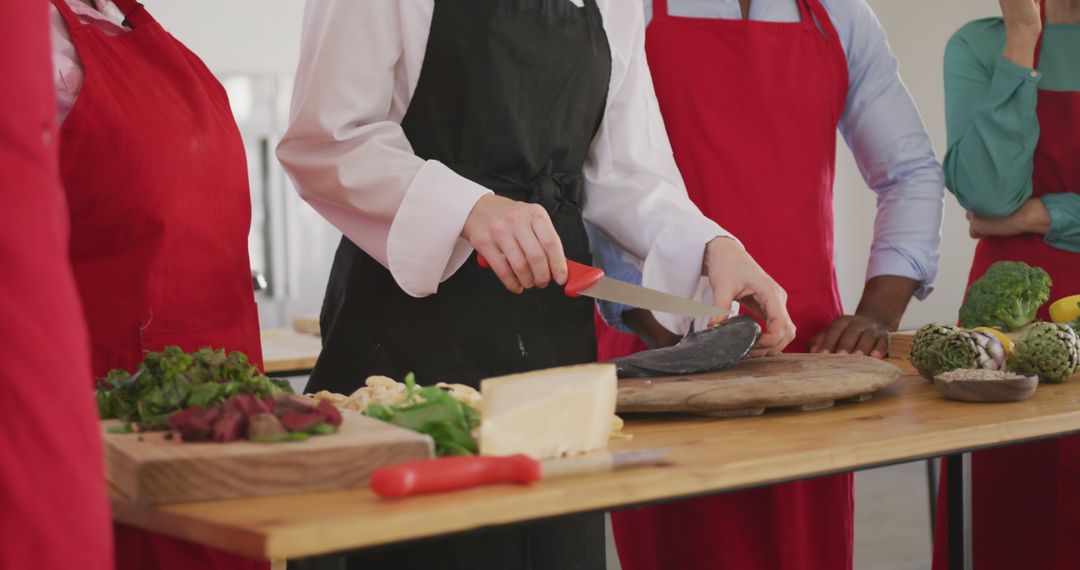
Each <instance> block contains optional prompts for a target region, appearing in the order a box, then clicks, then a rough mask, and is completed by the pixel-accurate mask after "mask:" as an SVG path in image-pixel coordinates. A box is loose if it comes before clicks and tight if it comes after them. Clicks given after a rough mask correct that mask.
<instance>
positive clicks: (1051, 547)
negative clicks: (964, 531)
mask: <svg viewBox="0 0 1080 570" xmlns="http://www.w3.org/2000/svg"><path fill="white" fill-rule="evenodd" d="M1039 43H1040V46H1041V44H1042V42H1041V41H1040V42H1039ZM1040 51H1041V50H1040ZM1035 59H1036V61H1038V60H1039V54H1038V53H1037V54H1036V56H1035ZM1038 116H1039V144H1038V146H1037V147H1036V148H1035V157H1034V158H1035V170H1034V173H1033V175H1032V187H1033V190H1034V193H1035V196H1043V195H1045V194H1058V193H1063V192H1073V193H1080V159H1078V158H1077V157H1080V131H1077V126H1078V125H1080V92H1076V91H1047V90H1044V89H1040V90H1039V100H1038ZM995 261H1023V262H1025V263H1028V264H1030V265H1034V266H1037V267H1042V268H1043V269H1045V270H1046V271H1047V272H1048V273H1050V277H1051V278H1052V279H1053V281H1054V286H1053V290H1052V292H1051V294H1050V300H1051V301H1053V300H1056V299H1059V298H1061V297H1065V296H1068V295H1075V294H1078V293H1080V255H1078V254H1076V253H1072V252H1069V251H1065V250H1063V249H1057V248H1053V247H1050V246H1048V245H1046V244H1045V243H1044V242H1043V238H1042V236H1038V235H1034V234H1027V235H1021V236H1013V237H1005V238H1000V237H994V238H984V239H981V240H979V245H978V246H977V247H976V249H975V261H974V262H973V263H972V266H971V274H970V276H969V278H968V281H969V283H970V282H972V281H975V280H976V279H978V278H979V277H981V276H982V275H983V273H985V272H986V270H987V268H989V267H990V265H991V264H992V263H994V262H995ZM1048 307H1049V304H1047V306H1044V307H1043V308H1042V309H1041V310H1040V311H1039V318H1040V319H1044V320H1049V314H1048V311H1047V308H1048ZM971 464H972V465H971V473H972V475H971V480H972V484H971V485H972V486H971V500H972V509H971V515H972V558H973V562H974V564H975V568H978V569H979V570H995V569H998V568H1000V569H1002V570H1006V569H1008V570H1013V569H1017V568H1037V569H1039V570H1065V569H1069V570H1075V569H1076V568H1080V436H1074V437H1065V438H1061V439H1056V440H1051V441H1043V442H1037V443H1029V444H1024V445H1018V446H1015V447H1008V448H1003V449H994V450H989V451H979V452H976V453H973V454H972V456H971ZM943 467H944V466H943ZM943 471H944V470H943ZM944 479H945V474H944V472H943V473H942V482H941V487H940V489H941V490H940V492H939V496H940V498H941V500H940V502H939V503H938V504H939V508H938V513H937V520H938V523H937V526H936V527H935V530H936V533H935V534H936V536H935V541H934V568H946V567H947V565H948V537H947V528H948V526H947V523H948V521H947V518H946V515H947V506H946V500H945V499H946V495H945V489H946V486H945V480H944Z"/></svg>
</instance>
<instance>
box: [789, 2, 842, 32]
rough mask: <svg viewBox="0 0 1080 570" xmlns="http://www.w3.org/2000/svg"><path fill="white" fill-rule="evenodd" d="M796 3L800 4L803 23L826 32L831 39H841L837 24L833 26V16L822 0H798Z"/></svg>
mask: <svg viewBox="0 0 1080 570" xmlns="http://www.w3.org/2000/svg"><path fill="white" fill-rule="evenodd" d="M796 3H797V4H798V5H799V14H801V15H802V21H803V24H805V25H807V26H810V27H812V28H813V29H815V30H817V31H819V32H820V33H822V34H824V35H825V37H826V38H828V39H829V40H835V41H838V42H839V41H840V34H839V33H838V32H837V31H836V26H833V23H832V18H831V17H829V12H828V11H826V10H825V6H824V5H822V3H821V0H796Z"/></svg>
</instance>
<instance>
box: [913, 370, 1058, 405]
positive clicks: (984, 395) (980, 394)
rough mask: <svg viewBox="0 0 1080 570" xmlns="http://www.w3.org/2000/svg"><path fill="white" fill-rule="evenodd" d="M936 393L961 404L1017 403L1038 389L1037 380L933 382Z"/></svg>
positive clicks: (1033, 378)
mask: <svg viewBox="0 0 1080 570" xmlns="http://www.w3.org/2000/svg"><path fill="white" fill-rule="evenodd" d="M934 386H935V387H937V390H938V392H939V393H940V394H941V395H942V396H945V397H946V398H948V399H950V400H959V401H962V402H1019V401H1021V400H1026V399H1028V398H1030V397H1031V395H1032V394H1034V393H1035V389H1036V388H1038V387H1039V379H1038V378H1036V377H1034V376H1032V377H1030V378H1019V379H1015V380H951V381H943V380H937V379H935V380H934Z"/></svg>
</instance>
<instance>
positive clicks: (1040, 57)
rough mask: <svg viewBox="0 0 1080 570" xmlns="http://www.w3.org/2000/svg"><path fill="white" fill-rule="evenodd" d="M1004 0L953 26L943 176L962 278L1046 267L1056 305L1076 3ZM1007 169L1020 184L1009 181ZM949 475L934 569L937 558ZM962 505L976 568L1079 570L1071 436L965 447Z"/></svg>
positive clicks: (1062, 290)
mask: <svg viewBox="0 0 1080 570" xmlns="http://www.w3.org/2000/svg"><path fill="white" fill-rule="evenodd" d="M1001 4H1002V9H1003V13H1004V18H1003V19H1002V18H994V19H986V20H978V21H975V22H972V23H970V24H968V25H966V26H964V28H962V29H961V30H960V31H959V32H958V33H957V34H956V35H955V36H954V37H953V39H952V41H950V44H949V48H948V49H947V51H946V64H945V67H946V93H947V109H948V122H949V141H950V144H949V156H948V158H947V159H946V163H945V164H946V173H947V174H948V182H949V188H950V190H952V192H953V193H954V194H956V196H957V198H958V200H959V201H960V203H961V205H963V206H964V207H965V208H967V209H968V210H969V212H972V213H969V214H968V218H969V220H970V227H971V234H972V236H973V237H977V238H980V239H979V243H978V246H977V247H976V249H975V259H974V261H973V263H972V266H971V273H970V276H969V283H970V282H973V281H975V280H977V279H978V278H979V277H981V276H982V275H983V273H985V272H986V270H987V268H989V267H990V265H991V264H993V263H994V262H997V261H1023V262H1025V263H1028V264H1030V265H1033V266H1036V267H1041V268H1043V269H1045V270H1046V271H1047V272H1048V273H1049V274H1050V277H1051V279H1052V280H1053V288H1052V290H1051V294H1050V298H1051V300H1053V299H1058V298H1061V297H1065V296H1069V295H1075V294H1078V293H1080V254H1078V252H1080V222H1078V221H1077V220H1080V218H1078V217H1077V216H1076V214H1078V213H1080V160H1078V157H1080V129H1078V127H1077V126H1078V125H1080V61H1078V60H1077V54H1080V25H1078V24H1080V2H1071V1H1070V0H1061V1H1058V0H1048V1H1047V2H1046V3H1045V4H1043V6H1042V12H1043V13H1042V15H1041V16H1040V5H1039V4H1040V3H1039V1H1038V0H1003V1H1002V2H1001ZM1044 22H1045V23H1044ZM1006 30H1008V31H1006ZM1003 46H1004V47H1003ZM987 99H992V100H993V101H994V105H993V106H988V105H985V104H984V103H983V102H984V101H986V100H987ZM969 109H982V111H981V112H974V113H973V112H970V111H969ZM986 127H993V128H986ZM995 136H996V137H998V138H995ZM976 145H977V146H976ZM975 148H982V149H983V150H982V151H979V152H977V153H974V152H972V151H973V150H974V149H975ZM987 151H989V152H987ZM973 168H976V169H977V171H976V170H973ZM980 172H992V173H993V177H992V178H988V179H986V180H980V179H977V178H976V177H977V176H978V175H979V174H980ZM1012 172H1020V173H1023V172H1031V173H1032V174H1031V178H1030V181H1027V180H1023V181H1020V183H1019V184H1018V185H1016V186H1015V187H1007V186H1006V183H1007V181H1008V180H1010V179H1013V178H1014V177H1013V176H1012V174H1011V173H1012ZM1014 204H1018V206H1015V205H1014ZM1010 212H1011V213H1010ZM1003 213H1007V214H1008V215H1004V216H1003V215H1001V214H1003ZM1047 307H1048V305H1047V306H1044V307H1042V308H1041V309H1040V310H1039V313H1038V318H1039V319H1042V320H1049V314H1048V310H1047ZM942 467H944V465H943V466H942ZM946 476H947V474H945V473H944V469H943V473H942V482H941V487H940V493H939V495H940V501H939V503H938V504H939V509H938V513H937V520H938V522H937V526H936V529H935V531H936V536H935V542H934V568H946V567H947V565H948V540H947V536H946V533H947V528H948V520H947V507H946V498H947V497H946V492H945V491H946V489H947V487H946V481H945V478H946ZM971 502H972V504H971V515H972V526H971V532H972V558H973V562H974V567H975V568H978V569H979V570H997V569H1001V570H1005V569H1010V570H1011V569H1016V568H1038V569H1039V570H1065V569H1074V568H1080V510H1078V509H1077V507H1078V506H1080V437H1075V436H1073V437H1064V438H1060V439H1056V440H1051V441H1044V442H1037V443H1030V444H1024V445H1019V446H1013V447H1008V448H1003V449H995V450H989V451H979V452H976V453H973V454H972V455H971Z"/></svg>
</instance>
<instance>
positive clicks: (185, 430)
mask: <svg viewBox="0 0 1080 570" xmlns="http://www.w3.org/2000/svg"><path fill="white" fill-rule="evenodd" d="M220 415H221V409H220V408H210V409H203V408H188V409H186V410H181V411H179V412H177V413H175V414H173V415H172V416H169V423H170V424H172V426H173V427H174V428H176V430H177V431H179V432H180V435H181V437H182V438H183V440H184V441H204V440H207V439H209V438H210V436H211V434H212V433H213V428H214V422H215V421H216V420H217V419H218V416H220ZM174 416H175V419H173V417H174Z"/></svg>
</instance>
